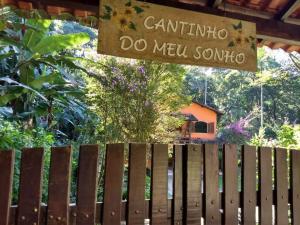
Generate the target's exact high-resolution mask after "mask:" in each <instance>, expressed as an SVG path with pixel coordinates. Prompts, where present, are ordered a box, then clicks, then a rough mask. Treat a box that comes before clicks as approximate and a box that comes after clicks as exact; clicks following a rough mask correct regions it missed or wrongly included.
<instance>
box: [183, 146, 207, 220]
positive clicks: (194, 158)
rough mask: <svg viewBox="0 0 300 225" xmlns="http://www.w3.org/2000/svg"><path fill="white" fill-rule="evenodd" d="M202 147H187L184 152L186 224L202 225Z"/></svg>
mask: <svg viewBox="0 0 300 225" xmlns="http://www.w3.org/2000/svg"><path fill="white" fill-rule="evenodd" d="M202 150H203V147H202V145H187V146H186V151H185V152H184V158H183V162H184V164H183V165H184V167H183V171H184V184H185V185H184V190H183V199H184V201H183V202H184V205H183V208H184V224H187V225H201V216H202V199H201V188H202V181H201V174H202V154H203V151H202Z"/></svg>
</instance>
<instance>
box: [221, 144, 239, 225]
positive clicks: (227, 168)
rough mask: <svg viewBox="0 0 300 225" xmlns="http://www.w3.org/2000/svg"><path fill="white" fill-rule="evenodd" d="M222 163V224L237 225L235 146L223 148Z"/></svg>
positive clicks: (236, 164) (237, 202) (237, 201)
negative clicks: (223, 194) (223, 195)
mask: <svg viewBox="0 0 300 225" xmlns="http://www.w3.org/2000/svg"><path fill="white" fill-rule="evenodd" d="M223 155H224V158H223V162H224V167H223V168H224V175H223V179H224V181H223V184H224V192H225V199H224V223H225V225H238V207H239V193H238V157H237V146H236V145H224V146H223Z"/></svg>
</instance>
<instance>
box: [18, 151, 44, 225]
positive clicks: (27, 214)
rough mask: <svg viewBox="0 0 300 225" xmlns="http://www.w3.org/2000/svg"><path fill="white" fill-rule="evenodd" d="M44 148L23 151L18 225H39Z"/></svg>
mask: <svg viewBox="0 0 300 225" xmlns="http://www.w3.org/2000/svg"><path fill="white" fill-rule="evenodd" d="M43 156H44V149H43V148H31V149H23V150H22V158H21V167H20V186H19V203H18V205H19V209H18V216H17V224H18V225H26V224H37V225H38V224H39V220H40V206H41V194H42V178H43Z"/></svg>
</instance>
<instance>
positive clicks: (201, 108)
mask: <svg viewBox="0 0 300 225" xmlns="http://www.w3.org/2000/svg"><path fill="white" fill-rule="evenodd" d="M180 113H181V114H182V115H183V116H184V117H185V121H186V122H185V123H184V124H183V126H182V127H181V129H180V132H181V140H183V141H191V142H192V141H195V140H197V141H214V140H215V139H216V136H217V121H218V116H221V115H222V113H221V112H220V111H218V110H216V109H214V108H212V107H210V106H208V105H204V104H201V103H198V102H196V101H193V102H192V104H191V105H189V106H187V107H185V108H183V109H181V110H180Z"/></svg>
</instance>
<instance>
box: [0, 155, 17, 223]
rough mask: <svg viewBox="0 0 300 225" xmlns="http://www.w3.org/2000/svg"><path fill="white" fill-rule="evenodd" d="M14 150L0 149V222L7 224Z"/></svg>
mask: <svg viewBox="0 0 300 225" xmlns="http://www.w3.org/2000/svg"><path fill="white" fill-rule="evenodd" d="M14 158H15V152H14V151H11V150H10V151H3V150H0V171H1V172H0V184H1V185H0V193H1V194H0V224H1V225H8V224H9V214H10V205H11V195H12V193H11V189H12V182H13V173H14Z"/></svg>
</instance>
